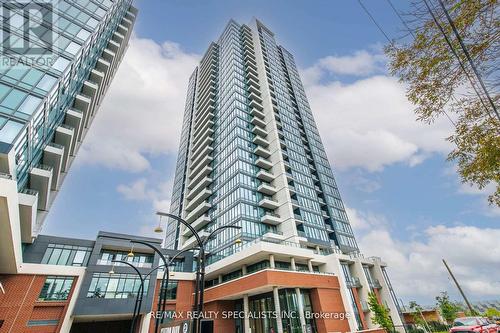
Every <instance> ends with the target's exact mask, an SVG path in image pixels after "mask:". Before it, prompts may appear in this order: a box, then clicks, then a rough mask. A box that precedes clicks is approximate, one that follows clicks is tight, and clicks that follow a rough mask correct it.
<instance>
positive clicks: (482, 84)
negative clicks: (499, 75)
mask: <svg viewBox="0 0 500 333" xmlns="http://www.w3.org/2000/svg"><path fill="white" fill-rule="evenodd" d="M438 1H439V4H440V5H441V8H442V9H443V11H444V14H445V15H446V19H447V20H448V23H449V24H450V26H451V29H452V30H453V33H454V34H455V37H456V38H457V40H458V42H459V43H460V47H461V48H462V51H463V52H464V54H465V56H466V57H467V60H468V61H469V64H470V66H471V67H472V70H473V71H474V74H475V75H476V77H477V80H478V81H479V84H480V85H481V88H483V91H484V93H485V94H486V98H488V101H489V102H490V104H491V107H492V108H493V111H495V114H496V115H497V118H498V120H500V114H498V110H497V107H496V105H495V103H493V100H492V99H491V97H490V94H489V93H488V90H487V89H486V86H485V85H484V82H483V79H482V78H481V75H480V74H479V72H478V70H477V68H476V66H475V65H474V61H473V60H472V57H471V56H470V54H469V50H468V49H467V47H466V46H465V44H464V42H463V40H462V37H461V36H460V33H459V32H458V30H457V27H456V26H455V23H454V22H453V20H452V19H451V17H450V14H449V13H448V10H447V9H446V7H445V5H444V4H443V1H442V0H438Z"/></svg>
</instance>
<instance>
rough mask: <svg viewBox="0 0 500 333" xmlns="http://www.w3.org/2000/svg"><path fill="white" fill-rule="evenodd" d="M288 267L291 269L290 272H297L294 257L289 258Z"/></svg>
mask: <svg viewBox="0 0 500 333" xmlns="http://www.w3.org/2000/svg"><path fill="white" fill-rule="evenodd" d="M290 267H291V268H292V271H296V270H297V266H295V258H294V257H291V258H290Z"/></svg>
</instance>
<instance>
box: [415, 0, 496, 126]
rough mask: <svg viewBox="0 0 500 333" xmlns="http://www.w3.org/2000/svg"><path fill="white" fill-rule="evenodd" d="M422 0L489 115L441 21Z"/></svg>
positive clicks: (425, 0)
mask: <svg viewBox="0 0 500 333" xmlns="http://www.w3.org/2000/svg"><path fill="white" fill-rule="evenodd" d="M423 2H424V4H425V6H426V7H427V10H428V11H429V14H431V17H432V19H433V21H434V23H435V24H436V26H437V27H438V29H439V31H440V32H441V34H442V35H443V37H444V40H445V41H446V44H447V45H448V47H449V48H450V51H451V53H452V54H453V55H454V56H455V58H457V61H458V64H459V65H460V68H462V71H463V72H464V73H465V76H466V77H467V78H468V79H469V82H470V84H471V86H472V89H474V91H475V93H476V95H477V96H478V97H479V100H480V101H481V104H482V105H483V107H484V109H485V110H486V113H487V114H488V115H489V116H490V117H491V114H490V110H489V109H488V107H487V106H486V104H485V102H484V100H483V98H482V96H481V94H480V93H479V91H478V90H477V88H476V84H475V82H474V80H473V79H472V77H471V76H470V75H469V72H468V71H467V69H466V68H465V65H464V64H463V62H462V59H460V56H459V55H458V53H457V52H456V51H455V48H454V47H453V44H451V41H450V39H449V38H448V35H446V32H445V31H444V28H443V27H442V26H441V23H439V21H438V19H437V17H436V15H434V12H433V11H432V9H431V7H430V6H429V3H428V2H427V0H423Z"/></svg>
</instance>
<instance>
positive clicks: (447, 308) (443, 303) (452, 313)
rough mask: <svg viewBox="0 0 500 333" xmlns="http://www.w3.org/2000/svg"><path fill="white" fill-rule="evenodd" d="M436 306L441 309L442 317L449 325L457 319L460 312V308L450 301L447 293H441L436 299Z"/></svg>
mask: <svg viewBox="0 0 500 333" xmlns="http://www.w3.org/2000/svg"><path fill="white" fill-rule="evenodd" d="M436 301H437V303H436V305H437V306H438V308H439V312H440V313H441V316H443V318H444V320H445V321H446V322H447V323H451V322H452V321H453V320H455V318H456V317H457V312H458V311H460V307H459V306H458V305H457V304H455V303H453V302H452V301H450V297H449V296H448V293H447V292H446V291H443V292H441V294H440V295H439V296H437V297H436Z"/></svg>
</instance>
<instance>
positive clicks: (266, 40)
mask: <svg viewBox="0 0 500 333" xmlns="http://www.w3.org/2000/svg"><path fill="white" fill-rule="evenodd" d="M171 213H173V214H177V215H179V216H182V217H183V218H184V219H186V220H187V221H188V222H190V223H191V224H192V225H193V226H194V227H195V228H196V229H197V230H199V231H200V232H201V235H204V234H205V233H206V232H205V230H209V229H210V228H213V227H214V226H215V225H217V226H219V225H227V224H234V225H238V226H241V227H242V228H243V229H242V236H243V239H242V240H243V241H244V242H247V241H251V240H253V239H255V238H259V237H262V236H266V237H270V238H275V239H277V240H285V239H286V240H290V241H293V242H296V243H300V244H304V245H306V246H309V247H312V248H316V247H318V248H319V249H320V250H325V251H329V250H330V249H332V248H339V249H340V250H342V252H344V253H351V252H355V251H358V247H357V244H356V241H355V239H354V236H353V233H352V229H351V226H350V224H349V221H348V219H347V215H346V213H345V209H344V205H343V203H342V200H341V198H340V194H339V191H338V189H337V185H336V183H335V179H334V177H333V173H332V169H331V167H330V163H329V162H328V158H327V156H326V153H325V149H324V147H323V144H322V143H321V138H320V136H319V134H318V129H317V127H316V124H315V121H314V118H313V115H312V112H311V109H310V107H309V103H308V102H307V98H306V96H305V93H304V88H303V86H302V83H301V81H300V77H299V73H298V72H297V67H296V65H295V61H294V59H293V56H292V55H291V53H290V52H288V51H287V50H286V49H285V48H283V47H282V46H279V45H277V44H276V41H275V38H274V34H273V33H272V32H271V31H270V30H268V29H267V28H266V27H265V26H264V25H262V24H260V23H259V22H258V21H257V22H256V26H255V29H253V30H252V29H250V28H249V27H248V26H246V25H242V26H240V25H238V24H237V23H235V22H231V23H230V24H229V25H228V27H227V28H226V30H225V31H224V33H223V34H222V35H221V36H220V38H219V40H218V41H217V42H216V43H212V44H211V45H210V47H209V48H208V50H207V52H206V54H205V56H204V57H203V59H202V60H201V62H200V65H199V66H198V67H197V68H196V70H195V71H194V73H193V74H192V76H191V78H190V80H189V88H188V96H187V101H186V108H185V115H184V124H183V128H182V139H181V145H180V149H179V158H178V162H177V170H176V176H175V184H174V190H173V197H172V205H171ZM237 234H238V231H235V230H234V229H228V230H226V231H224V232H222V233H221V234H219V235H218V236H217V239H214V240H213V241H210V245H209V247H210V257H209V258H210V262H214V261H216V260H217V259H218V258H221V257H224V256H226V255H227V254H229V253H232V251H234V248H235V246H236V245H234V239H235V237H237ZM193 242H194V237H193V236H192V235H191V234H190V232H189V230H188V229H185V228H183V227H182V226H178V225H176V224H175V223H171V224H170V228H169V230H168V234H167V240H166V244H167V246H171V247H174V246H176V247H179V248H181V247H186V246H190V245H192V244H193Z"/></svg>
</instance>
